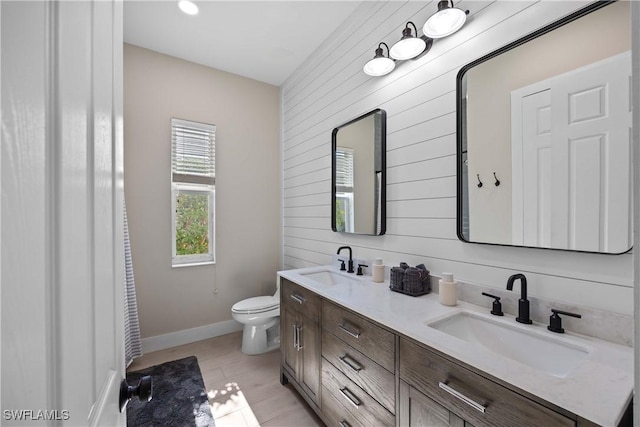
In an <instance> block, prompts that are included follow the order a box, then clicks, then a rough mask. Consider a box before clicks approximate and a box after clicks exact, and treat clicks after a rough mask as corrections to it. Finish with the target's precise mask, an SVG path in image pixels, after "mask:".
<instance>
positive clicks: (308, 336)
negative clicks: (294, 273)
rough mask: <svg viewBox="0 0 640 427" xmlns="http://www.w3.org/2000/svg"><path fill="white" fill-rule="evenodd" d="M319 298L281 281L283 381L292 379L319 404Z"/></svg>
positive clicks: (305, 290) (288, 282)
mask: <svg viewBox="0 0 640 427" xmlns="http://www.w3.org/2000/svg"><path fill="white" fill-rule="evenodd" d="M319 320H320V297H319V296H318V295H316V294H315V293H313V292H311V291H309V290H307V289H305V288H303V287H301V286H298V285H296V284H295V283H293V282H290V281H288V280H286V279H281V291H280V349H281V371H282V376H283V377H282V378H281V382H282V383H283V384H284V383H286V382H287V381H288V380H290V381H291V382H292V383H293V384H294V385H296V386H297V388H298V389H299V390H301V391H302V392H303V393H304V394H306V395H307V397H308V398H309V399H310V400H311V401H312V402H314V403H315V404H316V405H319V404H320V357H321V356H320V322H319Z"/></svg>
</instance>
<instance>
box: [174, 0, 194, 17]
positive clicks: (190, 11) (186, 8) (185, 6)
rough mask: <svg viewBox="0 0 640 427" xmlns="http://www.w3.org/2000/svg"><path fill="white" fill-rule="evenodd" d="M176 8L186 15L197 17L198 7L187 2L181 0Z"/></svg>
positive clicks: (187, 0) (186, 0)
mask: <svg viewBox="0 0 640 427" xmlns="http://www.w3.org/2000/svg"><path fill="white" fill-rule="evenodd" d="M178 7H179V8H180V10H181V11H183V12H184V13H186V14H187V15H197V14H198V6H197V5H196V4H195V3H194V2H191V1H189V0H181V1H179V2H178Z"/></svg>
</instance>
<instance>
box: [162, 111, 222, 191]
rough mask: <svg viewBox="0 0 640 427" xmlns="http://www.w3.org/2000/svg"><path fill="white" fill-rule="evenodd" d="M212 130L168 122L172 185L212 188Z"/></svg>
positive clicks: (189, 124)
mask: <svg viewBox="0 0 640 427" xmlns="http://www.w3.org/2000/svg"><path fill="white" fill-rule="evenodd" d="M215 132H216V127H215V126H214V125H208V124H204V123H197V122H190V121H186V120H180V119H171V145H172V147H171V170H172V175H173V179H172V180H173V182H189V183H197V184H207V185H215V177H216V170H215V152H216V150H215V145H216V136H215V135H216V134H215Z"/></svg>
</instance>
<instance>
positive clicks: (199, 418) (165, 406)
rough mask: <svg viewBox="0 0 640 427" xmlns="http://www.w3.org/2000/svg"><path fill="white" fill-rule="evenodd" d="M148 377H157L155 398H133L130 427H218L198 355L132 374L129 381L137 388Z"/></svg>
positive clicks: (129, 408) (128, 417) (128, 411)
mask: <svg viewBox="0 0 640 427" xmlns="http://www.w3.org/2000/svg"><path fill="white" fill-rule="evenodd" d="M144 375H151V377H152V378H153V398H152V399H151V401H149V402H145V403H141V402H139V401H138V400H137V399H136V398H133V399H131V401H130V402H129V404H128V405H127V426H128V427H138V426H141V427H143V426H144V427H147V426H148V427H151V426H180V427H187V426H188V427H213V426H214V425H215V423H214V421H213V415H212V414H211V408H210V407H209V401H208V399H207V392H206V390H205V388H204V381H203V380H202V374H201V373H200V366H198V359H196V358H195V356H190V357H187V358H184V359H180V360H174V361H172V362H167V363H163V364H161V365H156V366H152V367H150V368H146V369H142V370H140V371H134V372H128V373H127V382H128V383H129V384H130V385H135V384H137V383H138V381H139V380H140V378H141V377H142V376H144Z"/></svg>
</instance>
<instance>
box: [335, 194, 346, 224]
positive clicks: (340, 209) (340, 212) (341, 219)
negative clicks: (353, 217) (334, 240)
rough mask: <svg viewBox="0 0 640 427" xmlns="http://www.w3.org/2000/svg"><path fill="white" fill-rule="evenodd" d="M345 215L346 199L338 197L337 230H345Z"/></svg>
mask: <svg viewBox="0 0 640 427" xmlns="http://www.w3.org/2000/svg"><path fill="white" fill-rule="evenodd" d="M345 217H346V215H345V211H344V200H343V199H338V198H336V231H339V232H344V230H345V228H344V219H345Z"/></svg>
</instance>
